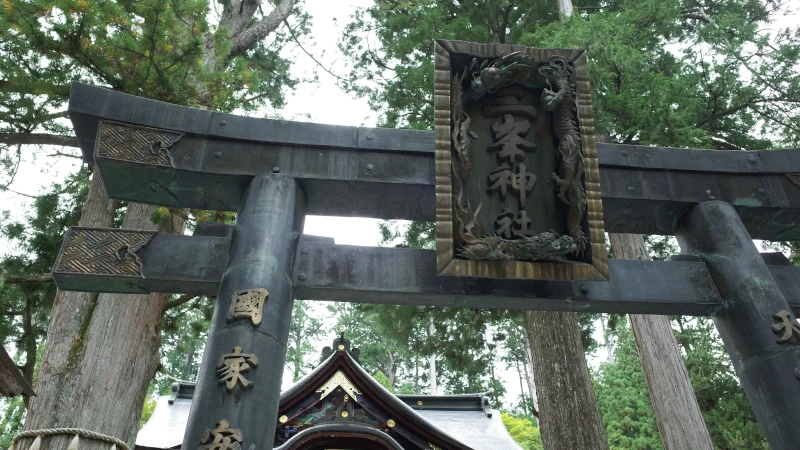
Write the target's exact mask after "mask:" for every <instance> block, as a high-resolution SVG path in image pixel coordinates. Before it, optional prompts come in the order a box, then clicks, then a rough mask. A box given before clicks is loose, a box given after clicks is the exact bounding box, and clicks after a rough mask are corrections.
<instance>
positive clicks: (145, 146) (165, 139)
mask: <svg viewBox="0 0 800 450" xmlns="http://www.w3.org/2000/svg"><path fill="white" fill-rule="evenodd" d="M182 137H183V133H177V132H174V131H167V130H160V129H157V128H148V127H140V126H134V125H127V124H123V123H117V122H107V121H101V122H100V137H99V138H98V139H97V149H96V154H97V156H99V157H104V158H110V159H118V160H122V161H130V162H136V163H142V164H152V165H156V166H166V167H174V164H173V161H172V156H171V155H170V154H169V150H170V149H171V148H172V146H173V145H175V144H176V143H177V142H178V141H179V140H180V139H181V138H182Z"/></svg>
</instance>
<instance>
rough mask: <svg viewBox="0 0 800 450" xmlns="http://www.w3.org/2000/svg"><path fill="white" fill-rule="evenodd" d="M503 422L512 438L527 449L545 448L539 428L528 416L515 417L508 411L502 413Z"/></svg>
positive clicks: (541, 449) (539, 449)
mask: <svg viewBox="0 0 800 450" xmlns="http://www.w3.org/2000/svg"><path fill="white" fill-rule="evenodd" d="M500 417H502V418H503V424H504V425H505V426H506V429H507V430H508V433H509V434H510V435H511V437H512V438H514V440H515V441H516V442H517V444H519V445H520V447H522V448H524V449H525V450H543V449H544V447H543V446H542V438H541V436H540V435H539V428H537V427H535V426H534V425H533V423H532V422H531V421H530V420H529V419H527V418H519V417H514V416H512V415H509V414H506V413H500Z"/></svg>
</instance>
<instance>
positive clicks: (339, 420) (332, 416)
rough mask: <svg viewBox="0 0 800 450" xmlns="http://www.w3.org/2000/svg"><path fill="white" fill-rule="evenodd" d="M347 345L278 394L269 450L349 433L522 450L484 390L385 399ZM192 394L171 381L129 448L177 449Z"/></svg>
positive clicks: (442, 445)
mask: <svg viewBox="0 0 800 450" xmlns="http://www.w3.org/2000/svg"><path fill="white" fill-rule="evenodd" d="M345 341H346V342H345ZM349 344H350V342H349V340H345V339H344V336H343V335H342V336H341V337H340V338H337V339H336V340H335V341H334V346H333V348H329V347H326V349H325V350H323V358H324V359H323V361H322V362H321V363H320V364H319V365H318V366H317V367H316V368H315V369H314V370H313V371H312V372H311V373H309V374H308V375H306V376H305V377H303V378H302V379H300V380H299V381H298V382H296V383H295V384H294V385H292V386H291V387H289V388H288V389H286V390H284V391H283V392H282V393H281V397H280V408H279V412H278V423H276V424H275V427H276V433H275V435H276V437H275V445H274V448H276V449H279V450H289V449H295V448H301V447H302V448H305V447H304V446H303V443H304V442H306V441H308V440H309V439H311V438H312V437H313V436H319V435H325V434H330V435H336V434H338V435H339V436H341V435H347V434H348V433H350V434H352V435H353V436H359V438H361V439H368V438H370V436H372V437H374V438H375V439H380V440H381V442H384V443H385V444H386V445H390V446H387V447H386V448H395V449H426V450H430V449H441V450H469V449H473V450H483V449H503V450H505V449H508V450H521V447H520V446H519V445H517V443H516V442H514V440H513V439H512V438H511V436H510V435H509V434H508V431H507V430H506V428H505V426H504V425H503V422H502V419H501V418H500V414H498V413H497V412H496V411H494V410H492V409H491V407H490V405H489V397H488V395H489V393H478V394H463V395H395V394H392V393H391V392H389V391H388V390H387V389H386V388H384V387H383V386H382V385H381V384H380V383H378V382H377V381H375V379H373V378H372V377H371V376H370V375H369V374H368V373H367V372H366V371H365V370H364V369H363V368H362V367H361V365H360V364H359V363H358V362H357V358H358V349H353V350H351V349H350V345H349ZM193 394H194V383H190V382H185V381H178V382H176V383H175V384H174V385H173V389H172V395H170V396H164V397H160V398H159V399H158V403H157V405H156V408H155V410H154V411H153V415H152V416H151V417H150V419H149V420H148V422H147V423H146V424H145V426H144V427H142V429H141V430H140V431H139V434H138V436H137V439H136V450H156V449H172V448H180V446H181V444H182V442H183V435H184V431H185V428H186V423H187V419H188V417H189V409H190V407H191V403H192V396H193Z"/></svg>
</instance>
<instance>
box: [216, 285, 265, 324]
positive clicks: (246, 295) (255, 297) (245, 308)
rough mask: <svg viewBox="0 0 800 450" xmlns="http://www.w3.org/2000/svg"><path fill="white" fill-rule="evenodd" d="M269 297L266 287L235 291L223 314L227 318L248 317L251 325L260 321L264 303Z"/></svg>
mask: <svg viewBox="0 0 800 450" xmlns="http://www.w3.org/2000/svg"><path fill="white" fill-rule="evenodd" d="M268 298H269V292H267V290H266V289H245V290H242V291H236V293H234V294H233V297H232V298H231V307H230V309H229V310H228V314H227V315H226V316H225V317H227V318H228V320H231V319H242V318H247V317H249V318H250V320H252V321H253V325H258V324H260V323H261V314H262V312H263V311H264V303H266V301H267V299H268Z"/></svg>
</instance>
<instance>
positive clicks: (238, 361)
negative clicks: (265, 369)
mask: <svg viewBox="0 0 800 450" xmlns="http://www.w3.org/2000/svg"><path fill="white" fill-rule="evenodd" d="M251 366H252V367H258V358H257V357H256V355H253V354H251V353H242V347H239V346H238V345H237V346H236V347H234V348H233V353H223V354H222V356H220V358H219V362H218V363H217V374H218V375H219V382H220V383H225V388H226V389H228V390H229V391H232V390H233V388H234V387H235V386H236V384H237V383H240V384H241V385H242V389H247V388H249V387H250V386H252V385H254V384H255V383H254V382H252V381H250V380H248V379H247V378H245V377H244V376H242V373H244V372H247V371H249V370H250V367H251Z"/></svg>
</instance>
